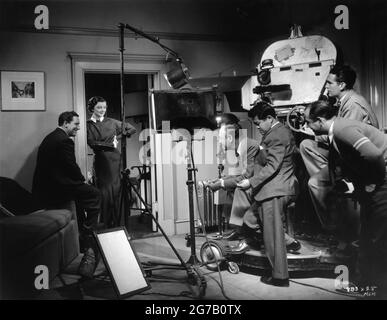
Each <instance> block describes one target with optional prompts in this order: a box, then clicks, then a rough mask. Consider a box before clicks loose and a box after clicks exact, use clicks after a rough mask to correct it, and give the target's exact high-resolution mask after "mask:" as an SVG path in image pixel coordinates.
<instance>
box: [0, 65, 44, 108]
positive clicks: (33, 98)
mask: <svg viewBox="0 0 387 320" xmlns="http://www.w3.org/2000/svg"><path fill="white" fill-rule="evenodd" d="M1 110H2V111H44V110H46V102H45V80H44V72H30V71H25V72H24V71H2V72H1Z"/></svg>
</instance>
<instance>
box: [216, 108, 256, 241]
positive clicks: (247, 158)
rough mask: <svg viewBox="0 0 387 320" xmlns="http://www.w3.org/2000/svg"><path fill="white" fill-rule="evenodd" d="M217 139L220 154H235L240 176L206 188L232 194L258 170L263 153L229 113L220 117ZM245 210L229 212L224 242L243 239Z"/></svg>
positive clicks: (233, 176) (221, 179)
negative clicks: (228, 231) (228, 228)
mask: <svg viewBox="0 0 387 320" xmlns="http://www.w3.org/2000/svg"><path fill="white" fill-rule="evenodd" d="M218 139H219V146H220V149H221V152H224V153H225V154H226V151H227V150H232V151H234V152H235V154H236V156H237V159H238V165H239V169H240V174H238V175H226V176H224V177H222V178H220V179H216V180H214V181H211V182H209V183H208V187H209V188H210V189H211V190H212V191H218V190H219V189H221V188H223V189H225V190H227V191H231V192H234V190H235V188H236V187H237V184H238V183H239V182H240V181H242V180H243V179H246V178H250V177H252V176H253V174H254V170H258V169H259V160H258V159H259V158H260V157H262V156H263V154H262V153H263V152H262V153H261V154H259V153H260V148H259V141H257V140H254V139H251V138H248V137H247V136H246V132H245V130H242V127H241V126H240V124H239V118H238V117H237V116H235V115H234V114H231V113H225V114H223V115H222V117H221V121H220V129H219V136H218ZM226 160H227V159H226ZM261 162H262V160H261ZM233 208H234V207H233ZM246 210H247V208H246ZM246 210H244V211H243V212H241V213H239V212H234V211H231V215H230V221H229V225H230V228H231V229H232V231H231V232H230V233H228V234H224V235H223V236H222V238H223V239H224V240H229V241H232V240H237V239H241V238H243V237H244V236H243V233H244V229H245V228H243V215H244V213H245V211H246Z"/></svg>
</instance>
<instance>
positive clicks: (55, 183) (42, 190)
mask: <svg viewBox="0 0 387 320" xmlns="http://www.w3.org/2000/svg"><path fill="white" fill-rule="evenodd" d="M84 181H85V178H84V176H83V175H82V173H81V169H80V168H79V166H78V165H77V163H76V160H75V151H74V141H73V140H72V139H70V137H69V136H68V135H67V134H66V132H64V131H63V130H62V129H60V128H56V129H55V130H54V131H53V132H51V133H50V134H48V135H47V136H46V137H45V138H44V139H43V141H42V143H41V144H40V146H39V150H38V156H37V160H36V168H35V172H34V177H33V183H32V193H33V195H34V197H35V198H36V199H37V200H38V201H39V202H40V203H41V204H46V203H48V202H53V201H57V200H59V199H61V198H62V197H63V200H67V199H66V198H65V193H66V191H67V190H69V188H71V187H73V186H77V185H82V184H83V183H84Z"/></svg>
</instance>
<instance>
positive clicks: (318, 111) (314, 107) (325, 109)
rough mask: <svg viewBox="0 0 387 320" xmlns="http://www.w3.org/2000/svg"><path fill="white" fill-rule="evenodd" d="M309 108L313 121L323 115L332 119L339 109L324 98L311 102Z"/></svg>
mask: <svg viewBox="0 0 387 320" xmlns="http://www.w3.org/2000/svg"><path fill="white" fill-rule="evenodd" d="M308 109H309V118H310V119H311V120H312V121H316V120H317V118H318V117H322V118H324V119H327V120H329V119H332V118H333V117H334V116H335V115H336V113H337V110H336V108H334V107H333V106H331V105H330V104H329V102H328V101H324V100H318V101H315V102H313V103H312V104H310V106H308Z"/></svg>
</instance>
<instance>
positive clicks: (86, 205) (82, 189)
mask: <svg viewBox="0 0 387 320" xmlns="http://www.w3.org/2000/svg"><path fill="white" fill-rule="evenodd" d="M71 191H72V194H73V196H74V198H75V201H76V202H77V204H78V205H79V206H80V207H81V208H83V210H84V211H85V212H86V216H85V218H84V219H83V225H82V227H83V229H84V231H85V232H88V231H90V230H92V229H93V228H95V227H96V225H97V222H98V216H99V214H100V210H101V207H100V206H101V194H100V191H99V190H98V189H97V188H95V187H93V186H91V185H88V184H83V185H80V186H76V187H73V188H72V190H71Z"/></svg>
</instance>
